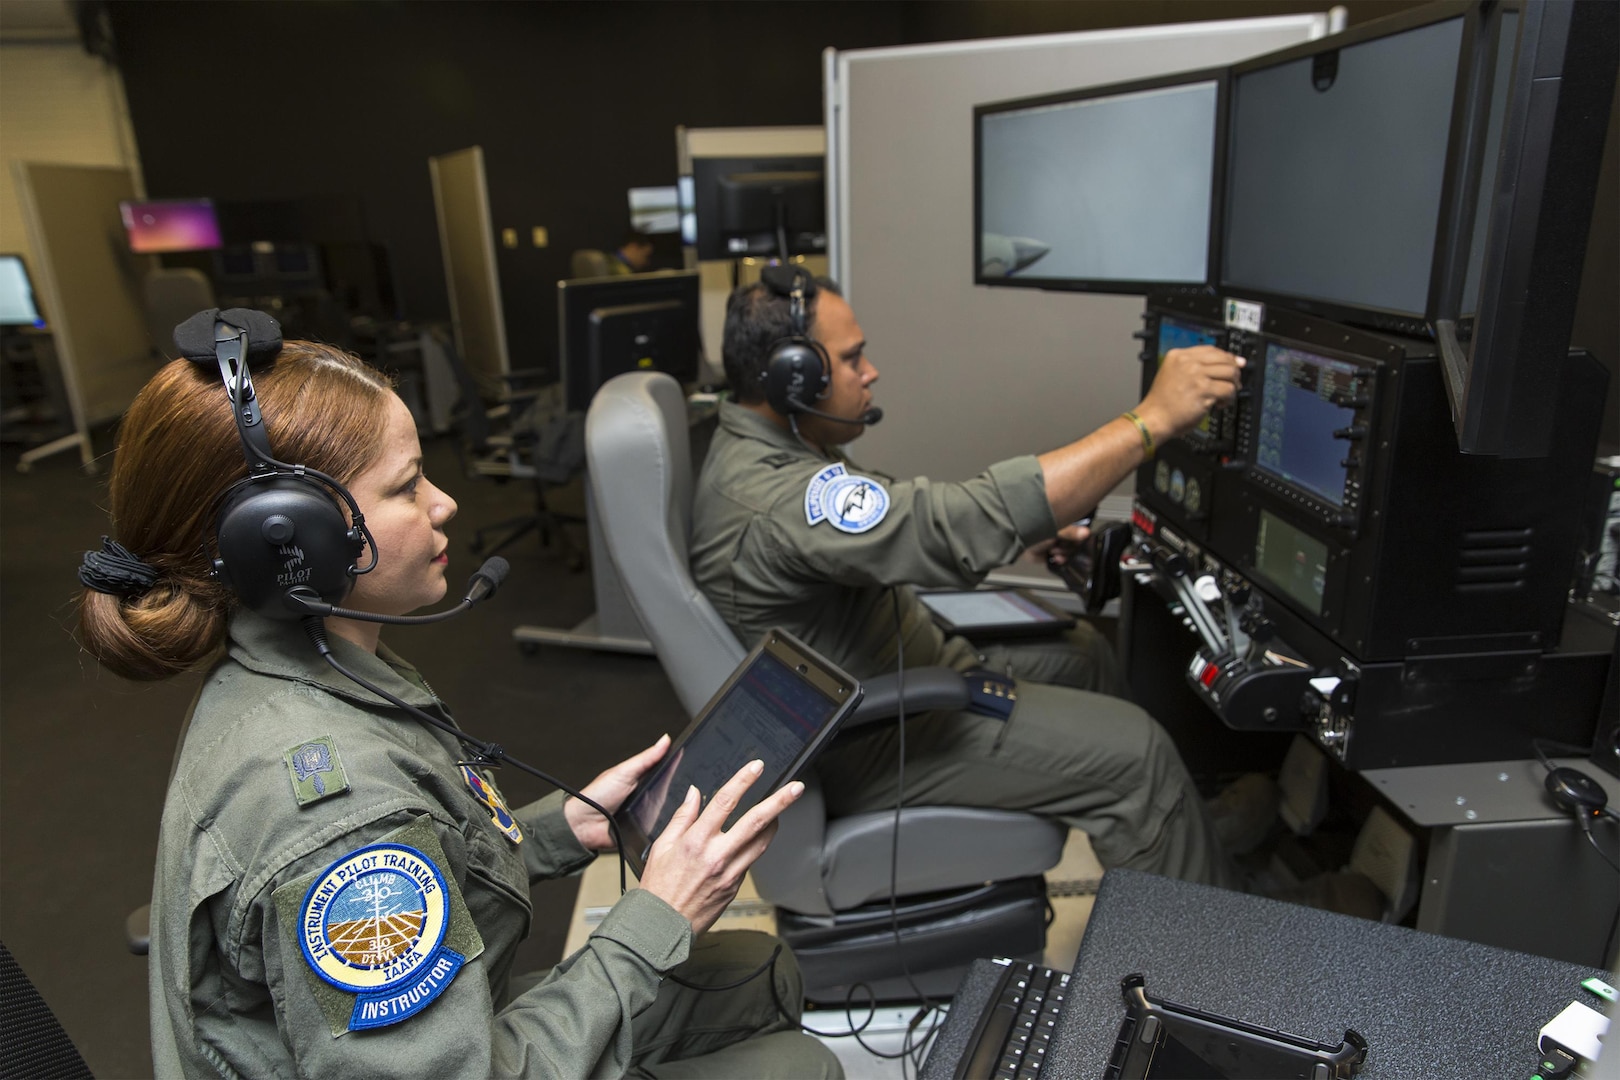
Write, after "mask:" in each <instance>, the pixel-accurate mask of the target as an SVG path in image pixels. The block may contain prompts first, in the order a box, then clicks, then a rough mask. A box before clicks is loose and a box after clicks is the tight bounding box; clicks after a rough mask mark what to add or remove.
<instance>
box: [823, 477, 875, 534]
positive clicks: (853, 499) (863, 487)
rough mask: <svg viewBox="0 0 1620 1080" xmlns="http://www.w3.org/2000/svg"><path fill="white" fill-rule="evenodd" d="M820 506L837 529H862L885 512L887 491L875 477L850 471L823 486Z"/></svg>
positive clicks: (858, 530)
mask: <svg viewBox="0 0 1620 1080" xmlns="http://www.w3.org/2000/svg"><path fill="white" fill-rule="evenodd" d="M821 510H822V513H823V514H825V515H826V516H827V520H828V521H830V522H832V526H833V528H835V529H837V530H838V531H839V532H847V533H863V532H866V531H867V530H868V529H874V528H876V527H877V525H878V523H879V522H881V521H882V520H883V518H884V516H885V515H886V514H888V512H889V493H888V492H887V491H886V490H884V487H883V485H882V484H880V483H878V482H877V481H876V480H872V479H869V478H868V477H865V476H856V475H855V474H853V473H849V474H846V475H844V476H840V477H838V478H837V479H835V480H833V481H832V482H831V483H829V484H828V485H827V486H826V488H824V489H823V490H822V492H821Z"/></svg>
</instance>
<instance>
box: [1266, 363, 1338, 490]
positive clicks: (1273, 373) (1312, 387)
mask: <svg viewBox="0 0 1620 1080" xmlns="http://www.w3.org/2000/svg"><path fill="white" fill-rule="evenodd" d="M1362 378H1363V376H1362V373H1361V369H1359V368H1357V367H1356V365H1354V364H1348V363H1345V362H1344V361H1342V360H1331V359H1329V358H1327V357H1325V356H1317V355H1315V354H1313V353H1308V352H1302V351H1301V350H1299V349H1290V348H1287V347H1285V346H1282V345H1277V344H1268V345H1267V346H1266V371H1265V390H1264V393H1263V395H1262V397H1261V400H1260V422H1259V430H1258V432H1257V434H1256V437H1255V448H1254V463H1255V466H1256V467H1257V468H1259V469H1262V470H1263V471H1265V472H1268V473H1271V474H1272V475H1273V476H1276V477H1278V478H1279V479H1282V480H1285V481H1287V482H1288V483H1290V484H1292V485H1294V486H1295V487H1297V488H1301V489H1302V490H1304V491H1306V492H1309V493H1310V494H1312V495H1315V496H1317V497H1319V498H1321V499H1324V500H1326V501H1327V502H1329V503H1331V504H1333V505H1334V506H1341V507H1342V506H1343V505H1344V480H1345V466H1344V464H1343V462H1344V460H1345V458H1346V456H1347V454H1348V448H1349V445H1350V444H1349V443H1348V442H1346V441H1345V440H1344V439H1343V437H1342V436H1341V437H1339V438H1335V437H1334V434H1333V433H1334V432H1335V431H1340V430H1342V429H1345V428H1348V427H1350V426H1351V423H1352V422H1353V421H1354V420H1355V416H1356V414H1355V409H1354V408H1353V407H1351V406H1350V404H1349V403H1350V402H1351V401H1353V400H1355V398H1356V396H1357V394H1358V392H1359V391H1360V389H1361V385H1360V383H1361V379H1362Z"/></svg>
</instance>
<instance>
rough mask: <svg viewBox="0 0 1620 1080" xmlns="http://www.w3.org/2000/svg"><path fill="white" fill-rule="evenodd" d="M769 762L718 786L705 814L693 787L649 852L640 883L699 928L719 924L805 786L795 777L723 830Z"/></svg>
mask: <svg viewBox="0 0 1620 1080" xmlns="http://www.w3.org/2000/svg"><path fill="white" fill-rule="evenodd" d="M764 767H765V766H764V763H763V762H760V761H750V762H749V763H748V764H747V765H744V766H743V767H742V769H741V770H739V771H738V773H737V775H736V776H733V777H732V778H731V779H730V780H728V781H727V782H726V785H725V787H722V788H721V789H720V790H719V791H717V792H715V794H714V798H712V799H710V800H709V805H708V806H706V807H702V813H701V814H700V813H699V812H698V809H699V807H700V806H701V805H702V796H701V795H700V794H699V793H698V789H697V788H695V787H694V788H689V789H688V790H687V792H686V800H685V801H684V802H682V803H681V805H680V807H679V808H678V809H677V810H676V811H675V816H674V817H672V818H670V819H669V824H668V825H665V826H664V831H663V832H662V833H660V834H659V836H658V839H657V840H656V841H655V842H654V843H653V846H652V850H651V851H650V852H648V853H647V868H646V872H645V873H643V874H642V875H641V887H642V888H643V889H646V890H647V891H648V892H650V893H652V894H653V895H654V896H656V897H658V898H659V899H661V900H663V901H664V902H665V903H667V904H668V905H669V906H670V907H672V908H674V909H675V910H676V911H678V912H680V913H681V914H682V915H684V916H686V920H687V921H688V922H690V923H691V924H692V933H694V934H701V933H702V932H703V931H705V930H707V929H708V928H709V927H710V926H713V925H714V920H716V919H718V918H719V917H720V913H721V912H722V911H724V910H725V909H726V905H727V904H729V903H731V899H732V897H734V896H736V895H737V888H738V886H740V885H741V884H742V879H743V874H745V873H747V872H748V868H749V867H750V866H752V865H754V860H755V859H757V858H759V856H760V854H761V853H762V852H763V851H764V850H765V848H766V847H767V846H768V845H769V844H770V842H771V837H773V836H775V835H776V819H777V817H779V816H780V815H781V813H782V811H784V810H786V809H787V808H788V807H789V806H791V805H792V804H793V801H794V800H795V799H797V798H798V797H799V796H800V794H802V793H803V792H804V785H803V784H802V783H800V782H799V781H797V780H795V781H793V783H791V784H788V785H786V786H785V787H783V788H782V790H780V791H778V792H776V793H775V794H773V795H771V796H770V797H769V798H766V799H762V800H760V803H759V805H758V806H755V807H754V808H753V809H752V810H749V811H748V812H747V813H746V814H744V815H743V816H742V817H740V818H738V819H737V823H736V824H735V825H733V826H732V827H731V831H729V832H724V831H722V829H721V826H723V825H724V824H725V822H726V818H728V817H730V816H731V812H732V811H733V810H735V809H736V808H737V804H738V803H739V802H740V801H741V800H742V797H743V792H745V791H747V790H748V789H749V788H750V787H751V786H753V783H754V781H755V780H758V779H759V774H760V773H761V772H762V771H764Z"/></svg>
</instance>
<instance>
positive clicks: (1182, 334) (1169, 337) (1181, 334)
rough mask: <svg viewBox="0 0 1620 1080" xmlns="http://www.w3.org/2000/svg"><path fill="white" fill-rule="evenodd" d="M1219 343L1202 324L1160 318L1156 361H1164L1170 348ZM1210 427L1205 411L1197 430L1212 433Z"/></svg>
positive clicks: (1155, 369) (1206, 433)
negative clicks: (1196, 324)
mask: <svg viewBox="0 0 1620 1080" xmlns="http://www.w3.org/2000/svg"><path fill="white" fill-rule="evenodd" d="M1219 343H1220V338H1218V337H1217V336H1216V335H1215V332H1214V331H1212V330H1206V329H1204V328H1203V327H1202V326H1193V325H1192V324H1190V323H1183V322H1177V321H1176V320H1174V319H1164V318H1161V319H1160V320H1159V358H1158V361H1157V363H1158V364H1162V363H1164V357H1165V354H1166V353H1168V352H1169V351H1170V350H1171V349H1190V348H1192V347H1193V346H1195V345H1217V344H1219ZM1153 370H1154V371H1155V372H1157V371H1158V370H1159V369H1158V367H1157V365H1155V366H1154V369H1153ZM1210 428H1211V425H1210V418H1209V414H1208V413H1205V414H1204V418H1203V419H1202V420H1200V421H1198V430H1199V431H1201V432H1203V433H1204V434H1205V435H1211V434H1214V433H1213V432H1212V431H1211V430H1210Z"/></svg>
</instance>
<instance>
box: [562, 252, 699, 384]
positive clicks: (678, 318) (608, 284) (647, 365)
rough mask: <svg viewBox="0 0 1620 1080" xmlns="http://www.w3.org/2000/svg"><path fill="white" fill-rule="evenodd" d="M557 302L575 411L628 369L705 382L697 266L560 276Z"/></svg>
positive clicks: (564, 369) (565, 381) (564, 364)
mask: <svg viewBox="0 0 1620 1080" xmlns="http://www.w3.org/2000/svg"><path fill="white" fill-rule="evenodd" d="M557 299H558V323H559V327H560V334H559V336H560V342H559V353H560V356H559V359H560V366H561V370H562V382H563V397H564V400H565V407H566V408H567V409H568V410H569V411H570V412H584V411H585V410H586V409H588V408H589V407H590V404H591V398H593V397H595V396H596V391H597V390H598V389H600V388H601V386H602V384H603V383H605V382H607V381H608V380H609V379H611V378H613V377H614V376H615V375H623V374H624V373H625V372H628V371H662V372H666V373H668V374H669V375H672V376H674V377H675V378H676V379H677V380H678V381H680V382H681V383H683V384H689V383H694V382H696V381H697V378H698V366H699V361H700V357H701V354H702V349H701V347H700V341H699V332H698V326H699V309H698V272H697V271H696V270H660V271H657V272H655V273H651V274H631V275H628V276H623V277H605V278H576V279H574V280H571V281H559V282H558V283H557Z"/></svg>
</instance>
